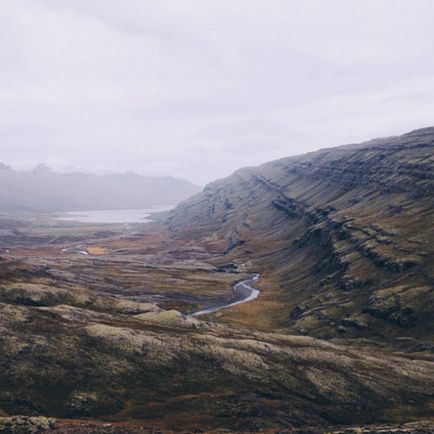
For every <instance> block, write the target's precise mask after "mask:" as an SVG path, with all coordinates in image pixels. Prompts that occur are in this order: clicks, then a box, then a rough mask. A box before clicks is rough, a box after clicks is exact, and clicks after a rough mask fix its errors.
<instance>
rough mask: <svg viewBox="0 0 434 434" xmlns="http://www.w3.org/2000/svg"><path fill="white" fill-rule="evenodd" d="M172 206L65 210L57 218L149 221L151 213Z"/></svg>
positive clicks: (113, 221)
mask: <svg viewBox="0 0 434 434" xmlns="http://www.w3.org/2000/svg"><path fill="white" fill-rule="evenodd" d="M172 208H174V207H173V206H155V207H153V208H147V209H108V210H94V211H74V212H66V213H62V214H59V215H58V216H56V218H57V219H58V220H63V221H70V222H80V223H149V222H150V221H152V219H150V218H149V217H150V216H151V215H152V213H155V212H161V211H169V210H170V209H172Z"/></svg>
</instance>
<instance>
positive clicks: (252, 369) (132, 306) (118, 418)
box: [0, 216, 434, 434]
mask: <svg viewBox="0 0 434 434" xmlns="http://www.w3.org/2000/svg"><path fill="white" fill-rule="evenodd" d="M0 231H1V234H0V237H1V246H2V250H1V252H0V257H1V259H0V331H1V333H0V341H1V342H0V367H1V370H0V416H2V417H0V432H2V431H1V430H2V426H3V427H4V430H6V431H4V432H43V431H44V430H45V432H53V433H59V434H61V433H99V432H101V433H102V432H104V433H141V432H144V433H158V432H164V433H165V432H180V431H182V432H235V431H236V432H257V431H261V432H270V433H271V432H281V433H286V432H287V433H310V432H311V433H323V432H330V433H369V432H378V433H379V432H382V433H387V432H398V433H401V432H402V433H428V432H433V430H434V428H433V427H434V425H433V423H434V422H430V420H434V375H433V373H434V356H433V353H432V351H430V350H429V349H426V348H425V347H423V346H422V347H421V348H419V350H417V351H415V350H414V349H412V350H411V351H410V350H409V346H411V345H408V343H407V344H405V345H404V344H403V345H401V344H399V345H398V344H397V341H396V342H395V341H393V342H391V343H389V344H388V343H384V342H380V341H377V340H375V339H371V340H370V339H353V338H352V337H351V336H349V337H345V336H338V337H334V338H331V339H317V338H315V337H311V336H308V333H302V332H300V331H298V332H297V331H295V330H294V329H292V328H291V326H290V324H289V323H288V326H287V327H285V325H284V323H282V321H281V313H280V308H279V302H276V301H275V300H276V298H275V296H276V294H278V290H277V287H278V280H277V277H276V275H274V274H273V273H272V272H270V270H267V267H266V265H267V261H266V260H259V259H258V258H255V257H253V256H252V257H251V258H249V257H248V256H246V255H243V256H238V255H237V254H236V252H229V253H228V252H219V251H218V249H216V248H215V246H213V245H212V244H206V243H205V244H204V243H194V242H191V243H185V242H184V241H183V240H182V239H179V238H174V237H173V236H172V234H171V233H170V232H168V231H167V230H165V229H164V227H163V226H161V225H159V224H156V223H155V224H150V225H127V226H125V225H89V224H74V223H71V222H58V221H57V222H56V221H53V220H51V219H49V218H42V217H40V216H39V217H37V218H27V219H13V218H5V217H4V218H2V219H0ZM255 272H259V273H261V280H260V281H258V282H257V283H256V284H255V285H257V287H258V288H259V289H261V293H260V296H259V297H258V298H257V299H256V300H253V301H251V302H249V303H245V304H239V305H235V306H233V307H231V308H230V309H224V310H221V311H217V312H214V313H210V314H209V315H201V316H200V317H191V316H189V314H190V313H192V312H196V311H198V310H201V309H203V308H206V307H209V306H213V305H222V304H226V303H231V302H234V301H236V300H237V296H236V294H234V292H233V290H232V287H233V285H235V284H236V283H237V282H239V281H241V280H243V279H247V278H249V276H250V275H251V273H255ZM269 313H272V314H271V315H270V314H269ZM305 334H306V335H305ZM14 415H22V416H23V417H22V418H21V419H20V420H19V421H18V422H17V420H16V419H13V420H12V419H10V418H11V417H13V416H14ZM41 416H42V417H51V418H54V419H57V422H56V423H54V422H53V423H52V424H51V425H50V423H51V422H49V423H48V422H47V421H46V420H42V419H41V420H42V422H41V420H39V422H38V419H28V417H34V418H37V417H41ZM418 420H419V422H417V421H418ZM95 421H99V422H98V423H96V422H95ZM422 421H423V422H422ZM366 422H368V423H369V424H370V425H369V427H366V426H365V427H362V426H361V425H360V424H361V423H366ZM17 423H18V424H21V425H22V427H21V428H20V429H23V431H18V428H17V426H18V425H16V424H17ZM47 423H48V425H47ZM95 423H96V424H95ZM384 423H389V424H390V423H392V424H393V427H392V426H391V425H387V424H386V425H384ZM14 424H15V425H14ZM35 424H36V425H35ZM38 424H39V425H38ZM356 425H357V427H356ZM28 426H29V427H30V428H28ZM32 426H33V428H34V427H35V426H36V428H34V429H35V430H36V431H31V430H32V429H33V428H32ZM336 426H345V428H339V427H336ZM351 426H353V427H351ZM8 427H9V428H8ZM11 427H15V428H11ZM8 429H9V430H10V429H12V431H7V430H8ZM26 429H27V431H25V430H26ZM14 430H15V431H14ZM38 430H39V431H38Z"/></svg>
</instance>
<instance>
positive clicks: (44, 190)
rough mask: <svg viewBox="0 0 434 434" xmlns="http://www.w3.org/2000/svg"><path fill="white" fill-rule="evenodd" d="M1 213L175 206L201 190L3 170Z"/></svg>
mask: <svg viewBox="0 0 434 434" xmlns="http://www.w3.org/2000/svg"><path fill="white" fill-rule="evenodd" d="M0 185H1V188H0V211H12V212H59V211H82V210H93V209H122V208H124V209H126V208H148V207H151V206H155V205H174V204H176V203H178V202H180V201H181V200H184V199H186V198H187V197H189V196H191V195H193V194H195V193H197V192H198V191H199V190H200V187H198V186H197V185H194V184H192V183H191V182H189V181H186V180H183V179H177V178H171V177H166V178H152V177H144V176H139V175H135V174H133V173H126V174H112V175H92V174H85V173H56V172H53V171H51V170H50V169H48V168H47V167H45V166H44V165H40V166H38V168H37V169H35V170H33V171H32V172H17V171H14V170H11V169H10V168H8V167H7V166H4V165H3V166H1V167H0Z"/></svg>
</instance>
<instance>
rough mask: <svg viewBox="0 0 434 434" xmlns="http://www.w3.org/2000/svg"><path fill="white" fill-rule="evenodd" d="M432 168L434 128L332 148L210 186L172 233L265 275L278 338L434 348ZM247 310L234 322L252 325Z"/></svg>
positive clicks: (265, 310)
mask: <svg viewBox="0 0 434 434" xmlns="http://www.w3.org/2000/svg"><path fill="white" fill-rule="evenodd" d="M433 169H434V128H432V127H430V128H425V129H420V130H415V131H412V132H410V133H407V134H404V135H402V136H395V137H388V138H381V139H374V140H370V141H368V142H364V143H360V144H356V145H354V144H352V145H344V146H340V147H337V148H325V149H322V150H319V151H315V152H310V153H308V154H305V155H300V156H293V157H287V158H283V159H279V160H276V161H272V162H268V163H265V164H263V165H261V166H258V167H253V168H252V167H249V168H244V169H240V170H238V171H236V172H235V173H234V174H233V175H231V176H229V177H228V178H225V179H222V180H218V181H216V182H214V183H211V184H208V185H207V186H206V187H205V189H204V191H203V192H202V193H199V194H198V195H196V196H195V197H193V198H191V199H189V200H187V201H184V202H183V203H181V204H180V205H179V206H178V207H176V208H175V209H174V210H173V211H172V212H171V214H170V217H169V218H168V220H167V222H166V224H167V227H168V228H169V230H170V231H171V233H172V235H173V236H174V237H180V238H182V239H183V240H186V241H187V242H188V239H189V238H190V237H192V238H194V239H195V241H196V242H197V241H199V242H202V243H203V244H204V245H207V246H211V247H212V248H213V249H215V251H216V252H221V253H222V254H225V255H226V256H227V258H226V260H232V259H233V260H238V261H243V260H244V261H251V262H252V263H253V264H254V265H255V266H256V268H257V269H258V270H260V271H261V274H262V275H263V276H264V279H265V282H264V285H267V284H268V285H269V286H270V288H271V289H270V291H269V293H268V294H267V292H266V291H264V292H263V293H261V297H260V298H259V299H258V301H257V302H255V303H256V305H255V306H257V314H258V315H259V316H256V317H255V318H256V319H258V318H262V319H263V321H264V323H265V324H267V327H266V328H267V329H268V330H269V329H273V328H276V327H277V328H283V329H285V330H289V331H291V332H295V333H301V334H313V335H314V336H316V337H321V338H330V337H342V336H344V337H369V338H371V337H375V338H376V339H377V338H378V339H379V340H382V339H386V340H387V339H388V338H389V337H394V338H398V337H399V336H400V335H404V336H408V337H416V336H421V335H424V336H425V337H426V338H427V339H428V340H430V339H431V337H432V335H433V333H434V317H433V315H432V314H431V313H430V309H432V308H433V307H434V297H433V295H432V293H433V287H434V286H433V282H434V275H432V271H431V267H430V264H432V260H433V257H434V252H433V249H432V247H431V243H430V240H431V239H432V237H434V234H433V232H432V221H433V218H434V214H433V209H434V205H433V194H432V193H433V191H434V177H433V173H434V170H433ZM300 258H302V259H300ZM301 264H302V265H301ZM303 267H304V269H303ZM301 282H302V283H303V285H301ZM273 298H274V299H273ZM421 298H424V301H423V302H421V300H420V299H421ZM276 300H279V304H280V305H279V306H278V307H276V306H275V304H276ZM267 305H268V306H267ZM252 309H253V308H252ZM238 310H239V311H240V312H242V308H239V309H238ZM238 310H235V309H234V310H232V311H231V312H230V313H229V312H226V313H224V316H225V317H227V318H228V319H231V320H235V321H240V322H243V323H246V324H250V321H252V320H249V319H248V318H247V317H245V316H243V314H242V313H241V314H239V315H238V317H237V313H236V312H237V311H238ZM234 312H235V313H234ZM270 318H272V319H270Z"/></svg>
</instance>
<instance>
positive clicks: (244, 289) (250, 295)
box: [189, 273, 261, 316]
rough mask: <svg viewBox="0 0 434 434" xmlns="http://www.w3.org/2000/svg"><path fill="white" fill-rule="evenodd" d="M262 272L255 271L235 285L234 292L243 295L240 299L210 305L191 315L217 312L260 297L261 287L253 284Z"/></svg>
mask: <svg viewBox="0 0 434 434" xmlns="http://www.w3.org/2000/svg"><path fill="white" fill-rule="evenodd" d="M260 277H261V276H260V274H258V273H255V274H252V276H251V277H250V278H248V279H246V280H242V281H241V282H238V283H237V284H236V285H234V288H233V290H234V294H236V295H237V296H241V297H242V298H241V299H240V300H237V301H234V302H232V303H229V304H223V305H218V306H210V307H207V308H205V309H202V310H199V311H197V312H194V313H192V314H190V315H189V316H199V315H206V314H209V313H213V312H217V311H218V310H222V309H226V308H228V307H232V306H236V305H237V304H243V303H247V302H249V301H252V300H254V299H255V298H257V297H258V295H259V293H260V291H259V289H256V288H253V286H252V284H253V283H254V282H256V281H257V280H258V279H259V278H260Z"/></svg>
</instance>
